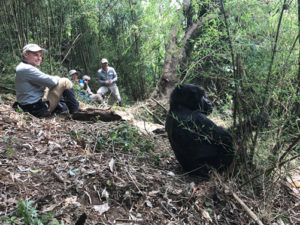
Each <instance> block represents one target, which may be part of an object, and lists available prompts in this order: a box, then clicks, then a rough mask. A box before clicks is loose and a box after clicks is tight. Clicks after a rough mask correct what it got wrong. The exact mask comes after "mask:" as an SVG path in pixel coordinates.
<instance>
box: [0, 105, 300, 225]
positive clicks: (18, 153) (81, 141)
mask: <svg viewBox="0 0 300 225" xmlns="http://www.w3.org/2000/svg"><path fill="white" fill-rule="evenodd" d="M10 103H11V102H7V101H2V102H1V104H0V218H1V217H3V216H5V215H6V216H11V215H13V213H14V212H15V211H16V209H17V201H18V200H20V199H21V200H34V201H35V204H34V206H35V207H36V209H37V210H38V211H39V213H40V214H46V213H48V212H53V213H54V214H55V217H56V218H57V219H58V220H59V221H64V222H65V223H72V224H75V223H76V221H78V219H79V217H80V216H81V215H82V214H84V213H85V214H86V215H87V220H86V223H85V224H255V222H254V220H253V219H251V218H250V217H249V216H248V214H247V213H246V212H245V211H244V210H243V209H242V208H241V207H240V205H239V204H238V203H237V202H236V201H235V200H234V199H233V198H232V196H231V195H230V194H228V193H227V192H226V191H224V189H223V188H222V186H221V185H220V183H218V182H217V181H216V180H215V179H212V180H210V181H203V180H201V179H200V178H199V177H195V176H190V175H185V174H184V173H183V171H182V170H181V168H180V166H179V164H178V163H177V161H176V160H175V158H174V156H173V153H172V150H171V149H170V146H169V142H168V140H167V138H166V134H165V133H162V134H153V135H152V134H149V133H148V134H145V133H141V132H138V131H137V130H136V129H135V127H133V125H132V124H131V123H130V122H126V121H117V122H96V123H87V122H80V121H74V120H71V119H70V118H67V117H60V116H56V117H51V118H46V119H37V118H35V117H33V116H30V115H28V114H25V113H18V112H15V111H14V110H13V109H12V108H11V107H10V106H9V105H8V104H10ZM283 192H284V193H285V195H287V196H291V195H290V194H288V193H290V190H289V189H288V190H286V189H283ZM293 197H295V196H293ZM244 201H245V202H246V204H248V206H250V207H251V208H252V209H253V210H254V212H255V213H257V214H258V215H259V216H260V215H261V212H260V211H257V209H258V207H259V206H260V204H261V202H260V201H253V200H250V199H249V198H244ZM274 201H276V199H274ZM286 207H288V209H293V210H294V211H293V212H295V213H296V209H299V204H298V206H295V204H294V200H293V201H292V202H291V204H290V205H289V204H287V205H286ZM290 212H292V211H290ZM298 212H299V210H298ZM296 214H297V213H296ZM291 215H292V213H291ZM298 215H299V214H298ZM291 217H292V216H291ZM298 218H299V217H298ZM267 219H268V218H267V217H265V220H266V221H267ZM273 219H274V221H277V219H276V218H273ZM289 221H290V222H291V223H286V224H292V222H296V220H295V219H294V220H293V219H291V218H289ZM298 221H299V220H298ZM77 224H80V223H77ZM295 224H296V223H295Z"/></svg>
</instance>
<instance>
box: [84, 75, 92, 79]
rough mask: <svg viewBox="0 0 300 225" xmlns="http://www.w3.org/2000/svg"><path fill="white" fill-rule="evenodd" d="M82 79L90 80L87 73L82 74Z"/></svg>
mask: <svg viewBox="0 0 300 225" xmlns="http://www.w3.org/2000/svg"><path fill="white" fill-rule="evenodd" d="M82 80H91V77H90V76H88V75H84V76H83V77H82Z"/></svg>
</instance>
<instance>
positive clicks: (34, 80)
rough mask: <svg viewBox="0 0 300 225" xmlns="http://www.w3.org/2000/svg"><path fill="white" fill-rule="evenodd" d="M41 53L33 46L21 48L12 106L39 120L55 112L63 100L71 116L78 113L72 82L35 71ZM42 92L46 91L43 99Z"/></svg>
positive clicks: (42, 50) (40, 59) (38, 64)
mask: <svg viewBox="0 0 300 225" xmlns="http://www.w3.org/2000/svg"><path fill="white" fill-rule="evenodd" d="M45 51H46V50H45V49H43V48H41V47H40V46H38V45H37V44H27V45H25V46H24V48H23V61H22V62H21V63H20V64H19V65H18V66H17V68H16V74H15V88H16V97H17V103H16V104H17V105H19V106H20V107H21V108H22V109H23V110H24V111H25V112H29V113H30V114H32V115H34V116H36V117H42V116H46V115H49V114H50V113H52V112H53V111H55V110H57V109H58V104H59V103H63V99H64V104H65V105H66V106H67V108H68V110H69V112H70V113H71V114H73V113H75V112H76V111H77V110H78V109H79V103H78V101H77V100H76V97H75V93H74V89H73V86H72V82H71V81H70V80H69V79H67V78H60V77H57V76H50V75H48V74H45V73H43V72H42V71H40V70H39V69H38V68H37V67H38V66H40V64H41V62H42V55H43V52H45ZM46 88H49V92H48V95H47V96H46V97H44V94H45V90H46ZM62 96H63V98H62ZM43 97H44V98H43ZM43 99H45V101H44V100H43Z"/></svg>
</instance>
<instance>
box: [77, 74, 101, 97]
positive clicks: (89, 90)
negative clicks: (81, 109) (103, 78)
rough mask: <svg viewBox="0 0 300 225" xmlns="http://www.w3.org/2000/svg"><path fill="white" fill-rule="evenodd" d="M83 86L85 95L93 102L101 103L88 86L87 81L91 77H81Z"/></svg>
mask: <svg viewBox="0 0 300 225" xmlns="http://www.w3.org/2000/svg"><path fill="white" fill-rule="evenodd" d="M82 79H83V82H84V85H83V89H84V90H85V91H86V93H87V94H88V95H89V96H90V97H91V98H92V99H93V100H94V101H97V102H100V103H101V102H102V98H101V96H100V95H99V94H94V93H93V92H92V90H91V88H90V86H89V81H90V80H91V77H90V76H88V75H84V76H83V77H82Z"/></svg>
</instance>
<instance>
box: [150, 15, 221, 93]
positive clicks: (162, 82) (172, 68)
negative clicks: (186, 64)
mask: <svg viewBox="0 0 300 225" xmlns="http://www.w3.org/2000/svg"><path fill="white" fill-rule="evenodd" d="M214 18H216V15H214V14H210V15H207V16H206V17H202V18H200V19H198V20H197V21H196V22H194V23H193V24H192V25H191V26H190V27H189V28H188V29H187V30H186V32H185V35H184V38H183V39H182V42H181V43H177V34H178V31H179V29H180V26H179V25H177V26H176V25H174V27H173V30H172V34H171V37H170V39H169V44H168V45H167V47H166V55H165V62H164V67H163V71H162V76H161V77H160V79H159V81H158V84H157V87H156V90H155V91H154V92H153V94H152V97H154V98H162V97H169V95H170V93H171V91H172V89H173V88H174V87H175V85H176V84H177V83H179V76H178V65H179V64H180V62H181V60H182V58H183V56H184V52H185V47H186V43H187V42H188V40H189V39H190V38H191V36H192V35H193V33H194V32H195V30H196V29H197V28H198V27H199V26H200V25H202V24H203V23H205V22H206V21H208V20H211V19H214Z"/></svg>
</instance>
